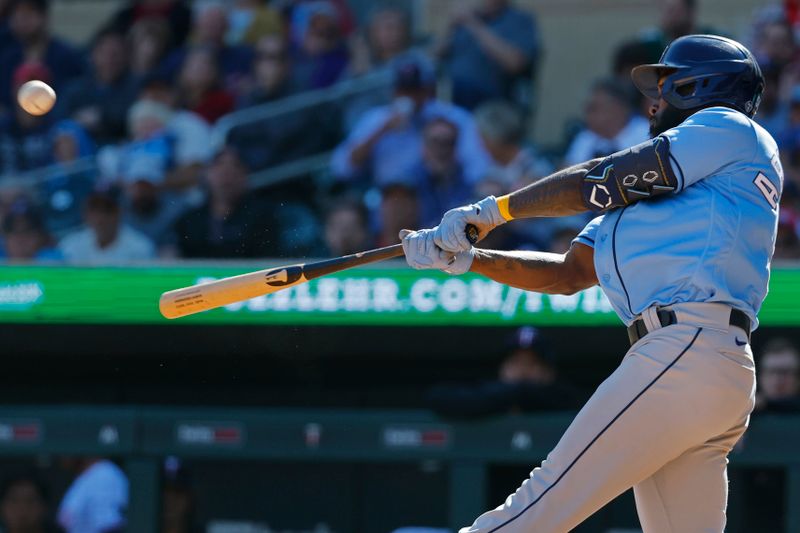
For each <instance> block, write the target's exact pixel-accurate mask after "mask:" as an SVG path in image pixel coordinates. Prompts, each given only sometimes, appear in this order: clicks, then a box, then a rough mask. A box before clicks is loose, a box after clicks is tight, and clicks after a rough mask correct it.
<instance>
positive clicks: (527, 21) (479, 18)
mask: <svg viewBox="0 0 800 533" xmlns="http://www.w3.org/2000/svg"><path fill="white" fill-rule="evenodd" d="M540 48H541V45H540V40H539V30H538V28H537V24H536V18H535V17H534V16H533V14H531V13H527V12H525V11H522V10H520V9H517V8H515V7H513V6H512V2H511V1H510V0H481V1H480V3H479V7H478V9H477V10H473V8H472V7H471V6H470V5H468V3H465V2H457V3H456V10H455V11H454V12H453V13H452V15H451V17H450V24H449V28H448V30H447V35H446V36H445V37H444V39H443V40H442V41H441V42H440V43H439V44H438V46H437V48H436V55H437V56H438V57H439V58H441V59H442V60H443V61H444V64H445V69H446V71H447V74H448V75H449V77H450V80H451V82H452V84H453V102H454V103H455V104H456V105H459V106H461V107H465V108H467V109H474V108H476V107H478V106H479V105H480V104H481V103H483V102H485V101H487V100H496V99H503V100H510V101H512V102H515V103H516V104H518V105H520V106H521V107H522V108H524V109H526V110H527V109H528V108H529V106H530V93H531V90H532V85H533V79H532V78H533V74H534V73H535V71H536V66H537V63H538V58H539V54H540Z"/></svg>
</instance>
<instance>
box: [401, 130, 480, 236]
mask: <svg viewBox="0 0 800 533" xmlns="http://www.w3.org/2000/svg"><path fill="white" fill-rule="evenodd" d="M458 133H459V132H458V126H457V125H456V124H454V123H453V122H450V121H449V120H447V119H446V118H443V117H435V118H433V119H432V120H430V121H429V122H428V123H427V124H426V125H425V126H424V128H423V130H422V160H421V162H420V164H419V165H418V166H417V167H415V168H414V169H413V171H412V173H411V174H410V175H409V178H410V179H411V180H412V181H411V183H412V185H415V186H416V187H417V192H418V195H419V202H420V219H421V221H422V224H421V227H424V228H427V227H431V226H435V225H436V223H437V222H439V219H441V216H442V213H444V212H445V211H448V210H450V209H452V208H454V207H457V206H459V205H463V204H465V203H469V201H470V200H471V199H472V187H471V186H470V184H469V183H468V182H467V178H466V176H465V175H464V169H463V166H462V164H461V161H460V160H459V159H458V157H457V156H456V146H457V144H458Z"/></svg>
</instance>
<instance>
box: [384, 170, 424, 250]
mask: <svg viewBox="0 0 800 533" xmlns="http://www.w3.org/2000/svg"><path fill="white" fill-rule="evenodd" d="M419 208H420V206H419V195H418V194H417V190H416V188H415V187H414V186H413V185H411V184H409V183H408V182H406V181H399V182H396V183H387V184H385V185H384V186H383V187H382V189H381V202H380V207H379V210H378V228H379V229H378V242H377V244H378V246H389V245H391V244H397V243H398V242H400V239H399V238H398V235H399V234H400V231H401V230H404V229H412V230H413V229H414V228H419V227H421V226H420V213H419Z"/></svg>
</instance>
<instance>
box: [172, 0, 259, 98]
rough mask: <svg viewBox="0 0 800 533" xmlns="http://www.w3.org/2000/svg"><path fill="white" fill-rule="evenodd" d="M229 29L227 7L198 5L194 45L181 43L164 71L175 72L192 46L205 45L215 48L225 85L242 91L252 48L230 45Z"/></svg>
mask: <svg viewBox="0 0 800 533" xmlns="http://www.w3.org/2000/svg"><path fill="white" fill-rule="evenodd" d="M227 32H228V8H227V7H226V6H225V5H223V4H217V3H210V4H206V5H203V4H198V7H196V8H195V10H194V20H193V23H192V32H191V35H190V38H189V42H190V43H191V45H187V46H182V47H180V48H178V49H176V50H175V51H174V52H172V53H171V54H170V55H169V56H168V57H167V59H166V60H165V61H164V65H163V66H162V68H161V70H162V72H176V71H177V70H179V69H180V66H181V65H182V64H183V63H184V61H185V60H186V56H187V55H188V54H189V53H191V50H192V49H193V48H197V47H204V48H206V49H208V50H211V51H213V53H214V55H215V56H216V59H217V62H218V64H219V70H220V80H221V82H222V86H223V87H224V88H225V89H226V90H228V91H231V92H233V93H238V92H241V88H242V86H243V84H244V81H245V79H246V77H247V75H248V73H249V72H250V67H251V65H252V63H253V49H252V48H251V47H249V46H244V45H230V44H228V43H227V42H226V41H225V36H226V34H227Z"/></svg>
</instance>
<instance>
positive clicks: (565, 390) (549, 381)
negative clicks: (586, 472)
mask: <svg viewBox="0 0 800 533" xmlns="http://www.w3.org/2000/svg"><path fill="white" fill-rule="evenodd" d="M508 346H509V352H508V354H507V355H506V357H505V359H503V362H502V363H501V364H500V368H499V371H498V377H497V379H496V380H493V381H488V382H484V383H481V384H479V385H475V386H465V385H449V384H448V385H438V386H436V387H434V388H432V389H431V390H430V391H429V392H428V395H427V400H428V405H429V406H430V408H431V409H433V410H434V411H436V412H437V413H439V414H441V415H444V416H450V417H476V416H488V415H494V414H502V413H509V412H517V411H525V412H528V411H558V410H563V409H577V408H578V407H580V406H581V405H582V404H583V402H584V400H585V397H584V395H583V394H582V393H581V392H580V391H578V390H577V389H576V388H574V387H573V386H571V385H569V384H567V383H564V382H563V381H560V380H559V379H558V372H557V370H556V367H555V365H554V363H553V357H554V356H553V352H552V350H551V349H550V346H549V344H548V343H547V341H546V340H545V339H544V338H543V337H542V335H541V333H540V332H539V330H537V329H536V328H532V327H522V328H519V329H518V330H517V331H516V332H514V334H513V335H512V336H511V337H510V339H509V343H508Z"/></svg>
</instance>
